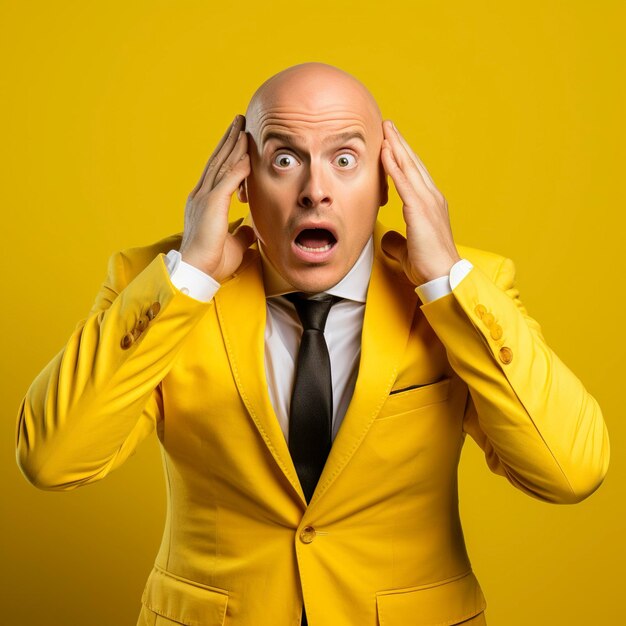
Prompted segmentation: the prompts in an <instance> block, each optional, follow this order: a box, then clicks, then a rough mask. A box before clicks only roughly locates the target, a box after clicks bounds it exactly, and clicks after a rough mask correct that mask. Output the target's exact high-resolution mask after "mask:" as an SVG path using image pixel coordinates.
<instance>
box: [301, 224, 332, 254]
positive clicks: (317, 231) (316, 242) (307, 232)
mask: <svg viewBox="0 0 626 626" xmlns="http://www.w3.org/2000/svg"><path fill="white" fill-rule="evenodd" d="M295 243H296V245H297V246H298V248H300V249H301V250H305V251H306V252H317V253H321V252H328V250H330V249H331V248H332V247H333V246H334V245H335V244H336V243H337V239H335V236H334V235H333V234H332V233H331V232H330V231H329V230H326V229H325V228H305V229H304V230H303V231H302V232H301V233H300V234H299V235H298V236H297V237H296V241H295Z"/></svg>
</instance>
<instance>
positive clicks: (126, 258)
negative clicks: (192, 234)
mask: <svg viewBox="0 0 626 626" xmlns="http://www.w3.org/2000/svg"><path fill="white" fill-rule="evenodd" d="M181 241H182V233H177V234H175V235H168V236H167V237H164V238H163V239H159V240H158V241H155V242H153V243H149V244H147V245H145V246H134V247H131V248H124V249H123V250H120V251H119V252H116V253H115V254H113V255H112V256H111V258H110V260H109V266H110V269H113V270H114V269H115V268H117V269H118V271H119V270H122V271H123V273H124V275H125V278H126V280H127V282H130V281H131V280H132V279H133V278H135V276H137V275H138V274H140V273H141V272H142V271H143V270H144V269H145V268H146V267H147V266H148V265H150V263H152V261H154V259H155V258H156V257H158V256H159V255H160V254H167V253H168V252H169V251H170V250H178V249H179V248H180V244H181Z"/></svg>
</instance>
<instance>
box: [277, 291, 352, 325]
mask: <svg viewBox="0 0 626 626" xmlns="http://www.w3.org/2000/svg"><path fill="white" fill-rule="evenodd" d="M285 298H287V299H288V300H290V301H291V302H293V304H294V305H295V307H296V311H297V312H298V317H299V318H300V321H301V322H302V328H303V330H319V331H321V332H324V326H326V318H327V317H328V313H329V312H330V307H331V306H332V305H333V304H334V303H335V302H337V301H338V300H341V298H339V297H337V296H331V295H326V296H324V297H322V298H317V299H315V300H310V299H307V298H305V297H304V295H303V294H302V293H300V292H295V293H288V294H286V295H285Z"/></svg>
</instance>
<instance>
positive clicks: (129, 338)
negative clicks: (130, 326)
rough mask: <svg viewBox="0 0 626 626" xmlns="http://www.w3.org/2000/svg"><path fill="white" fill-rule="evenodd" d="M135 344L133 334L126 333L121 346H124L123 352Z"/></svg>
mask: <svg viewBox="0 0 626 626" xmlns="http://www.w3.org/2000/svg"><path fill="white" fill-rule="evenodd" d="M133 343H135V337H134V336H133V333H132V332H130V333H126V334H125V335H124V336H123V337H122V341H121V342H120V345H121V346H122V349H123V350H128V348H130V347H131V346H132V345H133Z"/></svg>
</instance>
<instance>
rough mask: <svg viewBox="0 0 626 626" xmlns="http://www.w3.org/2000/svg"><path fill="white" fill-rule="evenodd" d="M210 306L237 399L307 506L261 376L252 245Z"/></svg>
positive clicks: (259, 305) (259, 277) (259, 284)
mask: <svg viewBox="0 0 626 626" xmlns="http://www.w3.org/2000/svg"><path fill="white" fill-rule="evenodd" d="M215 306H216V308H217V316H218V319H219V323H220V327H221V329H222V334H223V337H224V345H225V346H226V351H227V353H228V359H229V361H230V366H231V369H232V372H233V377H234V379H235V383H236V385H237V389H238V390H239V394H240V396H241V399H242V400H243V402H244V404H245V406H246V409H247V410H248V413H249V414H250V417H251V418H252V420H253V421H254V424H255V426H256V427H257V429H258V431H259V433H260V435H261V437H262V438H263V441H265V444H266V445H267V447H268V448H269V450H270V452H271V454H272V456H273V457H274V459H275V461H276V463H277V464H278V466H279V468H280V469H281V471H282V472H283V473H284V474H285V476H286V477H287V479H288V480H289V482H290V483H291V485H292V486H293V488H294V490H295V491H296V492H297V493H298V495H299V496H300V498H301V499H302V501H303V502H304V503H305V504H306V500H305V497H304V493H303V492H302V487H301V486H300V481H299V479H298V474H297V473H296V469H295V467H294V464H293V461H292V460H291V454H290V452H289V448H288V446H287V442H286V441H285V437H284V435H283V432H282V430H281V428H280V424H279V423H278V418H277V417H276V414H275V413H274V408H273V406H272V402H271V400H270V396H269V391H268V385H267V377H266V374H265V318H266V315H267V310H266V303H265V291H264V288H263V272H262V267H261V259H260V253H259V251H258V249H257V248H256V244H255V245H254V246H252V247H251V248H250V249H248V251H247V252H246V254H245V256H244V259H243V261H242V263H241V265H240V267H239V268H238V270H237V272H236V273H235V274H234V276H233V278H231V279H229V280H228V281H227V282H225V283H224V284H222V286H221V287H220V288H219V289H218V291H217V293H216V294H215Z"/></svg>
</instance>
